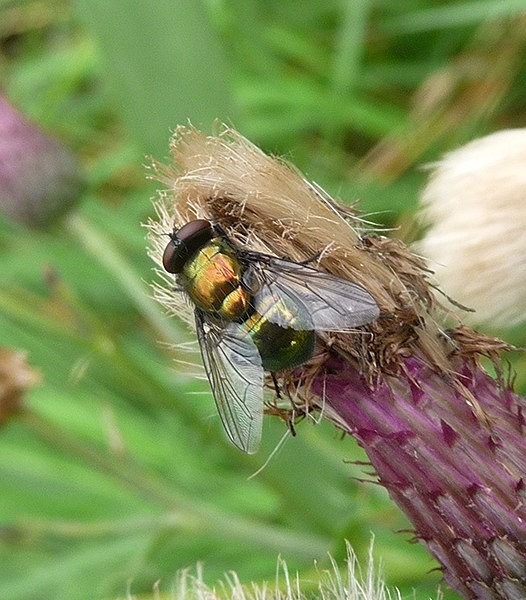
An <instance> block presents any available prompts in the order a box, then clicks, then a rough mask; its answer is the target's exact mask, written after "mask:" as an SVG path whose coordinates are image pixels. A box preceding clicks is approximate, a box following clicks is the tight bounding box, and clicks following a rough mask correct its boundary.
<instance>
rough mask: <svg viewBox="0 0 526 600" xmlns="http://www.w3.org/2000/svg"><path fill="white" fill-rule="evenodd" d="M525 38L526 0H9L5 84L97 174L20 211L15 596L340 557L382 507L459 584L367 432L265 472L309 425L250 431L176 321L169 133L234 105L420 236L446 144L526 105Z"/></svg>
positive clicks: (321, 442)
mask: <svg viewBox="0 0 526 600" xmlns="http://www.w3.org/2000/svg"><path fill="white" fill-rule="evenodd" d="M525 50H526V3H525V2H524V1H523V0H521V1H517V0H500V1H496V0H471V1H468V0H465V1H462V2H460V1H440V0H406V1H405V2H391V1H389V0H377V1H375V2H374V1H372V0H347V1H345V0H325V1H324V2H319V0H302V1H301V2H300V1H292V2H282V1H281V0H265V1H264V2H258V1H257V0H208V1H207V2H198V1H196V0H156V1H155V2H145V1H141V0H112V1H111V2H108V1H106V0H77V1H76V2H75V1H73V0H72V1H67V0H18V1H9V0H0V76H1V80H2V87H3V90H4V92H5V94H6V95H7V97H8V98H9V99H10V100H11V101H12V102H13V103H14V104H15V105H17V106H18V107H19V108H20V109H22V110H23V111H24V112H25V113H26V114H27V115H29V116H30V117H31V118H32V119H33V120H34V121H36V122H38V123H39V124H41V125H42V126H43V127H45V128H46V129H47V130H48V131H50V132H52V133H53V134H54V135H55V136H57V137H59V138H60V139H61V140H62V141H63V142H64V143H65V144H66V145H67V146H69V147H70V148H71V149H72V151H73V152H74V153H75V154H76V155H77V157H78V159H79V160H80V161H81V163H82V165H83V167H84V169H85V176H86V179H87V189H86V192H85V194H84V196H83V198H82V203H81V205H80V206H79V208H78V209H77V210H76V211H75V212H74V214H72V215H71V216H70V217H69V218H68V219H67V220H66V221H64V223H63V224H62V225H61V226H57V227H55V228H53V229H52V230H48V231H36V230H29V229H25V228H23V227H21V226H18V225H15V224H13V223H11V222H8V220H7V219H5V220H3V221H1V222H0V253H1V259H0V260H1V271H0V343H1V344H2V345H4V346H9V347H13V348H18V349H21V350H24V351H26V352H27V354H28V357H29V361H30V363H31V364H32V365H33V366H34V367H35V368H36V369H38V371H39V372H40V375H41V380H42V381H41V384H40V385H39V386H38V387H36V388H35V389H34V390H32V391H31V392H30V394H29V396H28V405H29V407H30V410H29V411H28V412H27V414H25V415H23V416H21V417H19V418H18V419H15V420H13V421H11V422H10V423H9V424H7V425H6V426H5V427H4V428H3V429H2V430H1V431H0V524H1V529H0V597H2V598H10V599H13V600H15V599H24V600H27V599H37V598H57V599H62V598H64V599H68V600H77V599H78V600H80V599H84V598H112V597H118V596H121V597H122V596H124V595H125V594H126V591H127V589H130V590H131V591H132V592H133V593H134V594H135V593H136V594H139V593H148V592H149V591H151V590H152V586H153V584H154V582H155V581H157V580H161V588H164V589H169V587H170V583H171V581H172V580H173V578H174V576H175V574H176V571H177V570H178V569H180V568H184V567H188V566H190V567H193V566H194V565H195V564H196V562H197V561H203V562H204V565H205V567H204V568H205V571H204V572H205V579H206V581H208V582H209V583H213V582H214V581H216V579H217V578H219V577H221V576H222V575H223V573H224V572H227V571H230V570H232V569H235V570H236V571H237V572H238V574H239V576H240V578H241V579H242V580H244V581H249V580H255V581H262V580H265V579H266V580H273V579H274V574H275V569H276V562H277V557H278V555H279V554H281V555H282V557H283V558H285V559H286V561H287V563H288V565H289V567H290V568H291V570H293V571H294V570H295V569H300V570H301V572H302V575H303V576H304V578H305V576H306V578H307V579H308V578H309V573H310V572H311V571H312V578H313V579H314V569H313V561H314V560H317V561H319V562H320V563H321V565H322V566H323V565H324V564H328V561H327V552H330V553H331V554H332V556H334V557H335V558H336V559H337V560H342V559H343V558H344V556H345V545H344V540H345V539H348V540H349V541H350V542H351V544H352V546H353V547H354V549H355V551H356V553H357V555H358V557H360V558H361V559H362V560H365V557H366V555H367V547H368V545H369V541H370V537H371V532H373V533H374V535H375V540H376V541H375V554H376V556H378V557H380V558H381V560H382V562H383V566H384V574H385V577H386V579H387V580H388V582H389V584H390V585H393V586H394V585H396V586H398V587H399V588H400V590H401V591H402V594H404V595H405V594H410V593H411V590H412V589H413V588H414V589H416V597H417V598H426V597H428V596H434V595H435V591H434V590H435V588H436V585H437V584H438V582H439V581H440V574H439V573H438V572H437V571H434V570H433V569H434V567H435V566H436V565H435V563H434V562H432V561H431V559H430V558H429V557H428V555H427V554H426V553H425V552H424V550H423V549H422V548H420V547H419V546H418V545H415V544H410V543H408V540H409V539H410V537H411V535H410V534H408V533H396V532H397V530H404V529H407V528H408V527H409V525H408V523H407V521H406V520H405V519H404V517H403V516H402V515H401V514H400V512H399V511H398V509H397V508H396V506H394V505H393V504H392V503H391V502H390V501H389V500H388V498H387V496H386V494H385V493H384V491H383V490H382V489H380V488H378V487H377V486H375V485H372V484H364V483H360V482H358V481H357V480H355V479H353V477H355V478H360V477H364V476H365V477H367V475H364V467H360V466H359V465H356V464H353V463H352V462H351V461H360V460H364V459H365V457H364V456H363V454H362V453H361V452H360V449H359V448H357V447H356V446H355V444H354V443H353V441H352V440H351V439H344V440H340V439H339V436H338V435H335V432H334V430H333V429H332V428H331V427H329V426H327V425H320V426H319V427H312V426H310V425H308V424H304V425H302V426H299V427H298V436H297V437H296V438H295V439H293V440H289V442H288V443H287V444H286V446H285V448H284V449H283V450H282V451H281V452H280V453H279V455H278V456H276V457H274V458H273V459H272V461H271V462H270V464H269V465H268V466H267V467H266V468H265V469H264V470H263V471H262V472H261V473H259V474H258V475H257V476H256V477H255V478H253V479H250V480H248V477H249V476H250V475H251V474H252V473H254V472H255V471H256V470H257V469H258V468H259V467H260V466H261V465H262V464H263V463H264V461H265V460H266V458H267V457H268V455H269V454H270V452H271V451H272V449H273V448H274V446H275V444H276V443H277V441H278V440H279V438H280V437H281V435H282V434H283V430H284V426H283V424H282V423H280V422H279V421H277V420H275V419H272V420H271V419H268V421H269V422H268V423H266V424H265V435H264V438H265V439H264V445H263V448H262V450H261V451H260V453H259V454H257V455H256V456H255V457H247V456H244V455H243V454H242V453H241V452H238V451H237V450H235V449H234V448H233V447H231V446H230V445H229V443H228V442H227V440H226V438H225V436H224V434H223V431H222V428H221V425H220V423H219V421H218V418H217V416H216V413H215V409H214V407H213V402H212V399H211V396H210V394H209V392H208V386H207V384H206V382H204V381H199V380H197V379H196V378H195V377H193V376H192V374H191V373H186V371H187V370H188V369H187V368H186V367H184V366H180V365H179V366H178V365H176V364H174V362H173V358H174V353H173V352H172V351H169V350H167V348H166V347H165V346H164V345H162V344H160V343H159V342H160V341H170V340H171V341H174V342H180V341H182V340H185V339H188V340H190V339H192V337H191V336H190V335H189V334H188V333H187V332H186V331H185V330H184V328H183V327H182V326H181V325H180V324H178V323H176V322H174V321H173V320H172V321H170V320H168V319H166V318H165V317H164V316H163V315H162V312H161V310H160V308H158V307H156V306H154V305H153V303H151V302H150V301H149V300H148V294H149V291H148V283H149V282H150V281H151V279H152V271H151V269H152V265H151V263H150V261H149V259H148V258H147V256H146V254H145V232H144V229H143V228H141V223H142V222H144V221H145V220H146V219H147V217H148V216H149V215H151V214H152V208H151V202H150V200H149V199H150V198H151V197H152V196H153V195H154V190H155V184H153V183H151V182H147V181H146V180H145V169H144V164H145V163H147V162H148V159H147V158H145V157H147V156H155V157H156V158H159V159H162V158H163V157H166V156H167V154H168V139H169V132H170V130H172V129H173V128H174V127H175V126H176V125H177V124H178V123H186V122H187V121H188V119H190V120H191V121H192V122H193V124H194V125H197V126H200V127H203V128H204V129H206V130H209V129H210V128H211V125H212V123H213V121H214V119H215V118H217V117H218V118H220V119H222V120H226V121H229V122H231V123H232V124H233V125H235V126H236V127H237V128H238V129H239V130H240V131H241V132H242V133H244V134H245V135H246V136H247V137H249V138H251V139H252V140H253V141H254V142H256V143H257V144H259V145H261V146H262V147H264V148H265V149H266V150H267V151H269V152H274V153H284V154H286V155H287V156H288V157H290V158H291V160H293V161H294V162H295V163H296V164H297V165H298V167H299V168H300V169H301V170H303V171H304V172H305V173H306V174H307V176H308V177H309V178H311V179H314V180H316V181H317V182H318V183H320V184H321V185H322V186H324V187H325V188H327V189H328V190H329V191H330V192H331V193H333V194H335V195H338V196H340V197H342V198H344V199H346V200H347V201H351V200H355V199H356V198H359V199H361V201H362V203H361V207H362V208H363V209H364V210H365V211H366V212H368V213H375V215H374V220H375V221H376V222H379V223H381V224H382V225H385V226H386V227H389V228H396V229H395V230H394V231H393V235H399V236H402V237H405V238H406V239H411V237H412V236H413V235H414V233H413V232H414V230H415V228H414V211H415V207H416V202H417V198H418V192H419V189H420V188H421V186H422V183H423V181H424V177H425V175H424V174H423V172H422V171H421V170H420V167H421V166H422V165H423V164H424V163H426V162H429V161H433V160H435V159H437V158H438V157H439V156H440V155H441V154H442V153H443V152H444V151H446V150H448V149H451V148H454V147H456V146H458V145H460V144H462V143H463V142H465V141H467V140H469V139H472V138H474V137H477V136H479V135H483V134H485V133H488V132H491V131H494V130H497V129H502V128H507V127H522V126H524V125H525V121H526V112H525V110H524V109H525V98H526V65H525V61H524V53H525ZM523 333H524V332H523V331H508V332H503V335H504V336H505V337H506V338H507V339H508V340H510V341H515V342H518V343H521V339H523ZM189 357H190V360H195V361H196V362H197V358H196V355H189V354H183V353H181V352H179V353H176V358H180V359H185V360H187V359H188V358H189ZM522 366H523V365H522ZM190 370H191V371H192V372H193V371H195V370H196V369H194V368H191V369H190ZM517 370H518V373H519V384H520V381H521V380H523V373H524V369H523V368H521V364H520V363H518V364H517ZM522 387H523V388H524V386H522ZM523 391H524V389H523ZM273 421H275V422H273ZM365 470H366V469H365ZM454 597H455V596H454V595H453V594H451V593H450V592H447V591H446V593H445V598H454Z"/></svg>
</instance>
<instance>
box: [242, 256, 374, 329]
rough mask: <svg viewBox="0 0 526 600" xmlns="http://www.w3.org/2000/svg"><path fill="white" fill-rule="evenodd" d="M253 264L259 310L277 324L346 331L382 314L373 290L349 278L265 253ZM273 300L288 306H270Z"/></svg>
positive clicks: (250, 274)
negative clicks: (275, 308)
mask: <svg viewBox="0 0 526 600" xmlns="http://www.w3.org/2000/svg"><path fill="white" fill-rule="evenodd" d="M249 264H250V269H249V271H248V278H249V279H250V281H249V283H248V285H249V287H250V288H251V289H254V290H256V291H255V294H254V299H255V308H256V311H257V312H260V310H262V311H266V312H265V317H266V318H268V319H269V320H270V321H272V322H274V323H276V324H277V325H281V326H283V327H293V328H295V329H300V330H301V329H318V330H320V331H344V332H345V331H351V330H353V329H354V328H356V327H359V326H360V325H366V324H367V323H371V322H372V321H375V320H376V319H377V318H378V317H379V315H380V309H379V308H378V304H377V303H376V300H375V299H374V298H373V297H372V296H371V294H370V293H369V292H368V291H367V290H365V289H364V288H363V287H361V286H359V285H357V284H355V283H352V282H350V281H347V280H345V279H341V278H339V277H335V276H334V275H330V274H329V273H324V272H323V271H319V270H318V269H315V268H313V267H310V266H309V265H305V264H300V263H295V262H291V261H287V260H282V259H279V258H274V257H271V256H265V255H261V256H260V258H259V259H258V260H252V261H251V262H250V263H249ZM272 303H282V304H284V305H285V306H286V307H287V309H288V310H273V311H272V310H268V307H269V306H270V305H271V304H272ZM291 313H292V314H291ZM291 317H292V318H291Z"/></svg>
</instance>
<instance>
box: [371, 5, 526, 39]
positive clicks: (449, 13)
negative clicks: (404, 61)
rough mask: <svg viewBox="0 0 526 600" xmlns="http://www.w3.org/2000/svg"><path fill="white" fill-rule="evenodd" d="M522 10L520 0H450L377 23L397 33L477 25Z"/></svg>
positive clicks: (385, 29)
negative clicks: (450, 0) (444, 3)
mask: <svg viewBox="0 0 526 600" xmlns="http://www.w3.org/2000/svg"><path fill="white" fill-rule="evenodd" d="M525 11H526V5H525V4H524V0H480V1H478V2H454V3H450V4H447V5H445V6H436V7H432V8H427V9H422V10H418V11H415V12H407V13H405V14H404V15H402V16H397V17H391V18H385V19H383V20H381V21H380V22H379V27H380V28H381V30H382V31H383V32H384V33H388V34H391V35H400V34H408V33H418V32H421V31H436V30H439V29H449V28H451V27H463V26H466V25H477V24H479V23H482V22H484V21H491V20H493V19H498V18H505V17H511V16H514V15H518V14H521V13H524V12H525Z"/></svg>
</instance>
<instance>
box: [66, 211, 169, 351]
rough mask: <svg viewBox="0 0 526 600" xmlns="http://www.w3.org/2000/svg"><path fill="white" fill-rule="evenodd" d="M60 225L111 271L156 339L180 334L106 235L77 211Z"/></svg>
mask: <svg viewBox="0 0 526 600" xmlns="http://www.w3.org/2000/svg"><path fill="white" fill-rule="evenodd" d="M64 226H65V227H66V229H67V230H68V231H69V232H70V233H71V234H72V235H73V236H74V237H75V238H76V239H78V240H79V241H80V242H81V244H82V245H83V247H84V248H85V249H86V250H87V251H88V252H89V253H90V254H91V255H92V256H93V257H94V258H96V259H97V261H98V262H99V264H101V265H102V266H103V267H104V268H105V270H106V271H108V272H109V273H111V274H112V276H113V277H114V278H115V279H116V281H117V282H118V283H119V285H120V286H121V288H122V289H123V290H124V291H125V292H126V294H127V295H128V297H129V298H130V299H131V300H132V302H133V303H134V304H135V306H136V308H137V310H138V311H139V312H140V314H141V315H142V316H143V318H144V319H145V321H147V322H148V323H149V325H150V326H151V327H152V329H153V330H154V331H155V334H156V336H157V337H158V338H159V340H162V341H165V342H168V343H172V344H173V342H174V340H176V339H177V337H178V335H179V334H180V331H179V329H178V328H177V327H176V326H174V322H173V320H170V319H167V318H166V317H165V316H164V315H163V314H162V312H161V311H160V310H159V309H158V304H157V303H156V302H155V301H154V300H153V299H151V298H150V295H149V290H148V288H146V287H145V285H144V284H143V283H142V282H141V279H140V277H139V275H138V274H137V273H136V272H135V271H134V270H133V268H132V267H131V266H130V265H129V263H128V262H127V261H126V259H125V258H124V257H123V256H122V254H121V253H120V252H119V251H118V250H117V248H116V247H115V246H114V245H113V244H112V243H111V241H110V240H109V239H108V237H107V236H105V235H102V234H101V233H100V232H99V231H98V230H97V228H96V227H95V226H94V225H93V224H91V223H90V222H89V221H87V220H86V219H85V218H84V217H83V216H82V215H81V214H79V213H78V212H76V213H73V214H71V215H69V216H68V217H67V218H66V220H65V221H64Z"/></svg>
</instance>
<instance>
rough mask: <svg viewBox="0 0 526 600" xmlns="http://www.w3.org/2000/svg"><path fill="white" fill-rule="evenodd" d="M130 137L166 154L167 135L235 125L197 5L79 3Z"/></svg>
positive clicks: (209, 30) (224, 72)
mask: <svg viewBox="0 0 526 600" xmlns="http://www.w3.org/2000/svg"><path fill="white" fill-rule="evenodd" d="M75 5H76V8H77V11H78V14H79V16H80V17H81V18H82V19H83V21H84V23H85V24H86V25H87V27H88V28H89V29H90V30H91V31H92V32H93V34H94V36H95V37H96V38H97V40H98V43H99V47H100V51H101V55H102V60H103V63H104V65H105V68H106V76H107V79H108V81H109V82H110V84H111V86H112V88H113V91H114V94H115V97H116V101H117V104H118V107H119V112H120V115H121V116H122V118H123V119H124V121H125V122H126V125H127V127H128V130H129V131H130V132H131V133H132V134H133V135H134V136H135V137H136V139H137V140H138V141H139V142H140V144H141V145H142V148H143V150H144V151H145V152H146V153H147V154H153V155H156V156H162V155H164V154H166V150H167V139H168V136H169V132H170V130H172V129H173V128H174V127H175V126H176V125H177V124H179V123H187V122H188V120H191V121H192V122H193V124H194V125H196V126H198V127H201V128H203V129H205V130H206V129H210V128H211V126H212V124H213V122H214V120H215V119H217V118H219V119H221V120H224V121H228V120H231V119H234V117H235V109H234V102H233V99H232V95H231V94H232V91H231V83H230V81H231V76H230V68H229V65H228V64H227V61H226V58H225V55H224V51H223V48H222V46H221V43H220V41H219V39H218V36H217V33H216V31H215V30H214V28H213V26H212V24H211V22H210V18H209V15H208V14H207V12H206V10H205V8H204V6H203V3H202V2H201V1H200V0H177V1H175V2H174V1H172V0H157V1H156V2H155V3H149V2H143V1H141V0H114V1H112V2H106V1H104V0H77V2H76V3H75Z"/></svg>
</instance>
